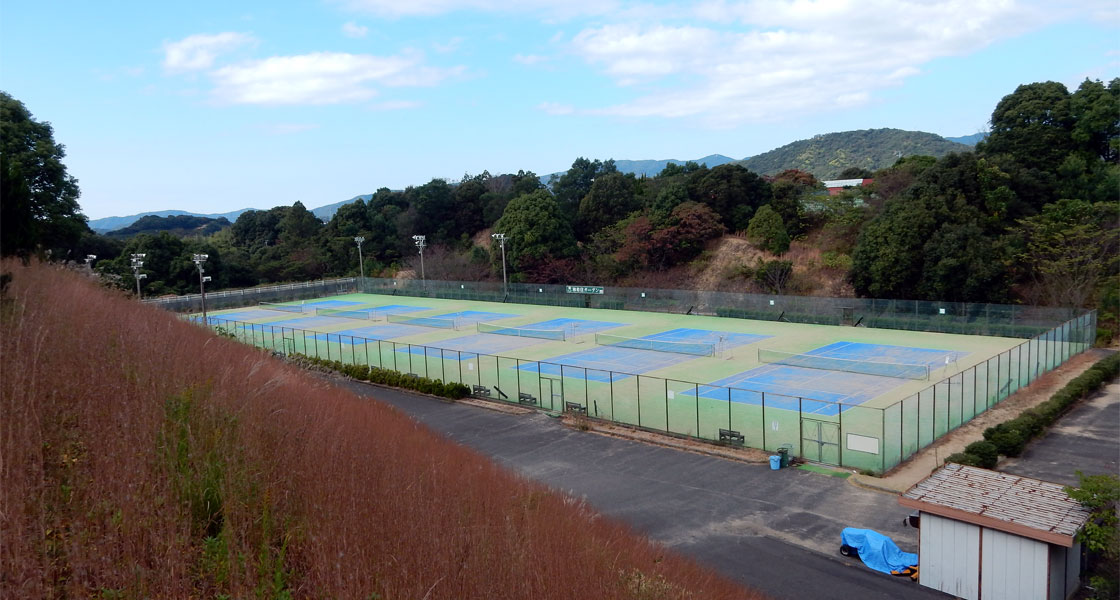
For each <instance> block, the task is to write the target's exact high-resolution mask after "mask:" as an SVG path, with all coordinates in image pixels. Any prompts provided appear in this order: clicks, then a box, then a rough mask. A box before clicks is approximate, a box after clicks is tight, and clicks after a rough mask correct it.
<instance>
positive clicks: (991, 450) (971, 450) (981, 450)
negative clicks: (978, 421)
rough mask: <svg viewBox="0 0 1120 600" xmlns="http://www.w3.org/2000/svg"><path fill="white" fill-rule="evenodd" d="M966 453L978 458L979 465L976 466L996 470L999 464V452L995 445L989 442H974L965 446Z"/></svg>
mask: <svg viewBox="0 0 1120 600" xmlns="http://www.w3.org/2000/svg"><path fill="white" fill-rule="evenodd" d="M964 453H965V454H970V455H972V456H974V457H976V459H977V462H978V463H979V464H978V465H976V466H978V467H984V468H985V469H994V468H996V464H998V463H999V450H998V449H997V448H996V445H995V444H993V443H991V442H988V441H983V442H972V443H971V444H969V445H968V446H965V449H964Z"/></svg>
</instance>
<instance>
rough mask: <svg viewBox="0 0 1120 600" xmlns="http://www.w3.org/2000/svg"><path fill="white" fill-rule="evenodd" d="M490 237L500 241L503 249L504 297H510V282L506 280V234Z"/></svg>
mask: <svg viewBox="0 0 1120 600" xmlns="http://www.w3.org/2000/svg"><path fill="white" fill-rule="evenodd" d="M490 237H492V238H494V239H496V240H498V245H499V246H501V247H502V296H503V297H506V298H508V297H509V281H508V280H507V279H506V234H504V233H492V234H490Z"/></svg>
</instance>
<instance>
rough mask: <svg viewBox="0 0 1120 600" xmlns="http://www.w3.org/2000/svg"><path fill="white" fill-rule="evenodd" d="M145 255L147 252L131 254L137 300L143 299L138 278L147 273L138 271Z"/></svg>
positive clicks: (142, 277) (143, 276)
mask: <svg viewBox="0 0 1120 600" xmlns="http://www.w3.org/2000/svg"><path fill="white" fill-rule="evenodd" d="M90 256H93V255H92V254H91V255H90ZM146 256H148V255H147V254H132V255H131V257H132V278H133V279H135V280H136V299H137V300H143V297H142V296H141V295H140V280H141V279H145V278H147V277H148V274H147V273H141V272H140V267H143V266H144V257H146ZM94 258H96V257H94Z"/></svg>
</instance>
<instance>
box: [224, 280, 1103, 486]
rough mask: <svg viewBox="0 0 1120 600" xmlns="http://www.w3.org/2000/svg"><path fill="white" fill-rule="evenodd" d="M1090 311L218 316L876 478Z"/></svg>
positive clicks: (403, 366)
mask: <svg viewBox="0 0 1120 600" xmlns="http://www.w3.org/2000/svg"><path fill="white" fill-rule="evenodd" d="M297 311H298V312H297ZM305 311H306V312H305ZM312 311H314V312H313V313H312ZM285 313H290V314H285ZM343 313H347V314H343ZM382 316H384V320H381V317H382ZM1093 316H1094V315H1089V314H1087V315H1082V316H1080V317H1077V318H1075V319H1074V320H1071V321H1069V322H1067V323H1063V324H1061V325H1060V326H1059V327H1056V328H1055V329H1053V330H1051V331H1047V332H1045V333H1044V334H1040V335H1037V336H1036V337H1034V338H1032V339H1030V340H1024V339H1018V338H1006V337H995V336H970V335H961V334H952V333H932V332H926V331H903V330H894V329H875V328H870V327H851V326H838V325H810V324H803V323H787V322H780V321H756V320H749V319H744V318H725V317H717V316H710V315H692V314H671V313H647V312H640V311H636V310H627V311H623V310H611V309H605V308H600V309H594V308H578V307H572V306H550V305H534V304H513V303H502V302H489V301H482V300H469V299H460V298H439V297H431V296H429V295H425V296H415V297H413V296H406V295H393V296H382V295H376V294H366V293H350V294H341V295H337V296H331V297H328V298H323V299H319V300H315V301H307V302H301V303H299V304H295V303H288V304H286V305H285V308H279V309H274V310H273V309H271V308H264V307H261V306H252V307H242V308H232V309H229V310H227V311H224V312H222V311H218V312H215V313H212V315H211V319H210V322H211V324H212V325H216V326H222V327H224V328H226V330H227V331H229V330H232V331H234V332H235V333H236V335H237V336H238V337H239V338H241V339H243V340H244V341H245V342H247V343H253V344H256V345H259V346H263V347H266V348H271V349H275V350H279V351H281V352H285V353H290V352H296V353H300V354H307V355H311V356H318V357H322V358H328V359H330V360H341V361H343V362H346V363H358V364H366V365H370V366H374V367H381V368H390V369H396V370H398V371H401V372H407V373H414V374H416V375H418V376H422V377H430V378H432V379H442V380H444V381H458V382H461V383H465V384H468V385H470V386H472V388H474V387H476V386H477V388H479V389H481V390H489V391H490V393H491V398H494V399H503V400H507V401H509V402H518V401H523V402H527V403H531V404H533V405H535V406H538V407H541V408H544V409H549V410H555V411H560V410H566V409H572V407H575V408H577V409H579V410H581V411H586V412H587V414H588V415H590V416H595V417H599V418H602V419H607V420H611V421H614V422H617V423H621V424H626V425H633V426H637V427H641V428H644V429H650V430H656V431H663V432H668V433H672V434H676V435H682V436H689V437H694V438H700V439H706V440H718V439H719V431H720V430H721V429H728V430H733V431H738V432H742V434H743V435H744V437H745V438H746V445H748V446H752V447H758V448H764V449H766V450H774V449H775V448H777V447H778V446H779V445H787V446H790V447H791V448H792V452H793V453H794V454H795V455H797V456H803V457H806V458H810V459H811V460H819V461H821V462H826V463H830V464H842V465H845V466H850V467H854V468H868V469H872V470H877V471H878V470H885V469H887V468H889V467H890V466H893V465H894V464H897V463H898V462H899V461H901V460H902V459H903V458H904V457H906V456H908V455H910V454H912V453H913V452H914V451H916V450H917V449H918V448H920V447H923V446H925V445H928V444H930V443H932V442H933V441H934V440H936V439H937V438H938V437H940V436H941V435H943V434H944V433H945V432H947V431H949V430H951V429H954V428H956V427H958V426H960V425H961V424H963V423H965V422H967V421H968V420H970V419H971V418H972V417H973V416H975V415H976V414H979V413H981V412H983V411H984V410H986V409H987V408H988V407H990V406H992V405H993V404H995V403H997V402H999V401H1000V400H1002V399H1003V398H1005V397H1006V396H1007V395H1009V394H1011V393H1012V392H1014V391H1015V390H1017V389H1018V388H1020V387H1022V386H1024V385H1026V384H1028V383H1029V382H1031V381H1033V380H1034V379H1035V378H1037V377H1038V376H1039V375H1041V374H1042V373H1045V372H1046V371H1048V370H1050V369H1052V368H1053V367H1055V366H1057V365H1058V364H1061V362H1062V361H1064V360H1065V358H1068V356H1070V355H1072V354H1073V353H1075V350H1076V351H1080V349H1083V348H1084V347H1085V343H1084V342H1083V341H1082V339H1083V338H1084V337H1085V336H1087V335H1089V334H1088V333H1085V332H1088V331H1090V329H1091V327H1090V325H1091V319H1092V317H1093ZM933 318H936V317H933ZM363 321H365V322H363ZM856 321H858V319H853V322H856Z"/></svg>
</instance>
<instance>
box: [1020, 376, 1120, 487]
mask: <svg viewBox="0 0 1120 600" xmlns="http://www.w3.org/2000/svg"><path fill="white" fill-rule="evenodd" d="M999 470H1000V471H1003V472H1005V473H1013V474H1015V475H1022V476H1024V477H1033V478H1035V479H1041V480H1043V481H1052V482H1054V483H1060V484H1062V485H1070V486H1076V485H1077V484H1078V481H1077V474H1076V471H1078V470H1080V471H1082V472H1083V473H1085V474H1086V475H1106V474H1110V473H1111V474H1113V475H1116V474H1120V383H1117V382H1112V383H1110V384H1108V385H1106V386H1105V387H1104V389H1103V390H1101V391H1100V392H1098V393H1097V394H1095V395H1093V396H1091V397H1090V398H1086V399H1085V400H1083V401H1082V402H1081V403H1079V404H1078V405H1077V406H1075V407H1074V408H1073V410H1071V411H1070V412H1069V413H1067V414H1066V415H1064V416H1063V417H1062V418H1061V419H1058V422H1057V423H1056V424H1055V425H1054V426H1053V427H1051V428H1050V430H1049V431H1048V432H1047V433H1046V435H1045V436H1043V437H1042V438H1041V439H1038V440H1035V441H1034V442H1032V443H1031V444H1029V445H1028V446H1027V448H1026V450H1025V451H1024V452H1023V455H1022V456H1020V457H1019V458H1010V459H1006V460H1004V461H1003V462H1001V463H1000V465H999Z"/></svg>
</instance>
